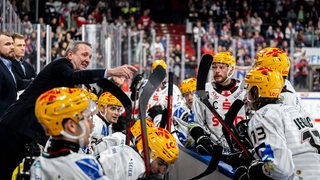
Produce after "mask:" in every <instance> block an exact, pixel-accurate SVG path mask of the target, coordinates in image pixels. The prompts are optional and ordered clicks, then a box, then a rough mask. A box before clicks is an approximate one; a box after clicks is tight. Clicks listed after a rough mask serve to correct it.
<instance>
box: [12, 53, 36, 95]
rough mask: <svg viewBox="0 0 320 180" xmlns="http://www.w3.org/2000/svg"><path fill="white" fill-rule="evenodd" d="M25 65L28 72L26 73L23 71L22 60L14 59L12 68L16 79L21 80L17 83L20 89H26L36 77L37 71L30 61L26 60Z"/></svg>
mask: <svg viewBox="0 0 320 180" xmlns="http://www.w3.org/2000/svg"><path fill="white" fill-rule="evenodd" d="M23 66H24V69H25V71H26V74H24V72H23V69H22V67H21V64H20V60H17V59H15V60H12V70H13V72H14V74H15V76H16V79H18V82H19V83H17V86H18V89H25V88H26V87H27V86H28V85H29V84H30V83H31V81H32V80H33V79H34V78H35V77H36V72H35V70H34V69H33V67H32V65H31V64H30V63H28V62H26V61H24V62H23Z"/></svg>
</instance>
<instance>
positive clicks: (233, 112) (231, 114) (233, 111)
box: [222, 99, 244, 152]
mask: <svg viewBox="0 0 320 180" xmlns="http://www.w3.org/2000/svg"><path fill="white" fill-rule="evenodd" d="M243 104H244V103H243V101H241V100H240V99H236V100H235V101H234V102H233V103H232V105H231V106H230V109H229V110H228V112H227V113H226V115H225V118H224V121H225V122H226V124H227V125H228V126H229V127H231V129H232V130H233V132H235V133H236V134H237V135H238V133H237V131H236V129H235V128H234V125H233V123H234V119H235V118H236V116H237V114H238V112H239V111H240V109H241V108H242V106H243ZM222 132H223V135H224V137H225V138H226V140H227V143H228V145H229V147H230V150H231V152H235V149H234V146H233V144H232V141H231V139H230V136H229V134H228V132H227V130H226V129H225V128H224V127H223V128H222ZM240 140H241V139H240Z"/></svg>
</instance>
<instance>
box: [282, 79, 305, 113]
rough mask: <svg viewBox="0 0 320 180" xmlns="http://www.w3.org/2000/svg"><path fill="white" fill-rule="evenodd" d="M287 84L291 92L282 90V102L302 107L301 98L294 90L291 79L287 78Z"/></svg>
mask: <svg viewBox="0 0 320 180" xmlns="http://www.w3.org/2000/svg"><path fill="white" fill-rule="evenodd" d="M285 86H286V87H287V88H286V89H287V90H289V91H290V92H281V95H280V101H281V103H282V104H286V105H292V106H296V107H297V108H299V109H301V108H302V104H301V98H300V96H299V95H298V94H297V93H296V91H295V90H294V88H293V86H292V85H291V83H290V81H288V80H287V79H286V80H285Z"/></svg>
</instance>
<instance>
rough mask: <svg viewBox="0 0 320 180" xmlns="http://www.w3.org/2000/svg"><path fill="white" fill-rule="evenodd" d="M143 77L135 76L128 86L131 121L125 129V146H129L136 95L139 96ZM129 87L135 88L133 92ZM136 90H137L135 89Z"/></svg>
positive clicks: (133, 121) (140, 75)
mask: <svg viewBox="0 0 320 180" xmlns="http://www.w3.org/2000/svg"><path fill="white" fill-rule="evenodd" d="M143 75H144V72H143V73H142V74H137V75H136V76H135V78H133V82H132V83H131V86H130V90H131V93H133V94H131V97H130V98H131V100H132V101H133V107H132V110H131V119H130V122H129V127H128V128H127V136H126V137H127V139H126V144H127V145H128V146H129V145H130V141H131V133H130V132H131V127H132V126H133V125H134V123H135V118H134V115H135V113H134V112H135V110H136V105H137V99H138V94H139V91H140V88H141V83H142V80H143ZM131 87H135V90H134V89H133V88H131ZM137 88H138V89H137Z"/></svg>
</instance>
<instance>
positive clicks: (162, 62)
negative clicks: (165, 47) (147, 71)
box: [151, 60, 167, 70]
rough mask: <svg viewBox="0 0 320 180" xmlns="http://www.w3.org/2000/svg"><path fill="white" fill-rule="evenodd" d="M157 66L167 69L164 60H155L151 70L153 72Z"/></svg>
mask: <svg viewBox="0 0 320 180" xmlns="http://www.w3.org/2000/svg"><path fill="white" fill-rule="evenodd" d="M158 65H160V66H162V67H163V68H164V69H167V64H166V62H164V60H155V61H154V62H153V64H152V67H151V68H152V70H154V69H155V68H156V67H157V66H158Z"/></svg>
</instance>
